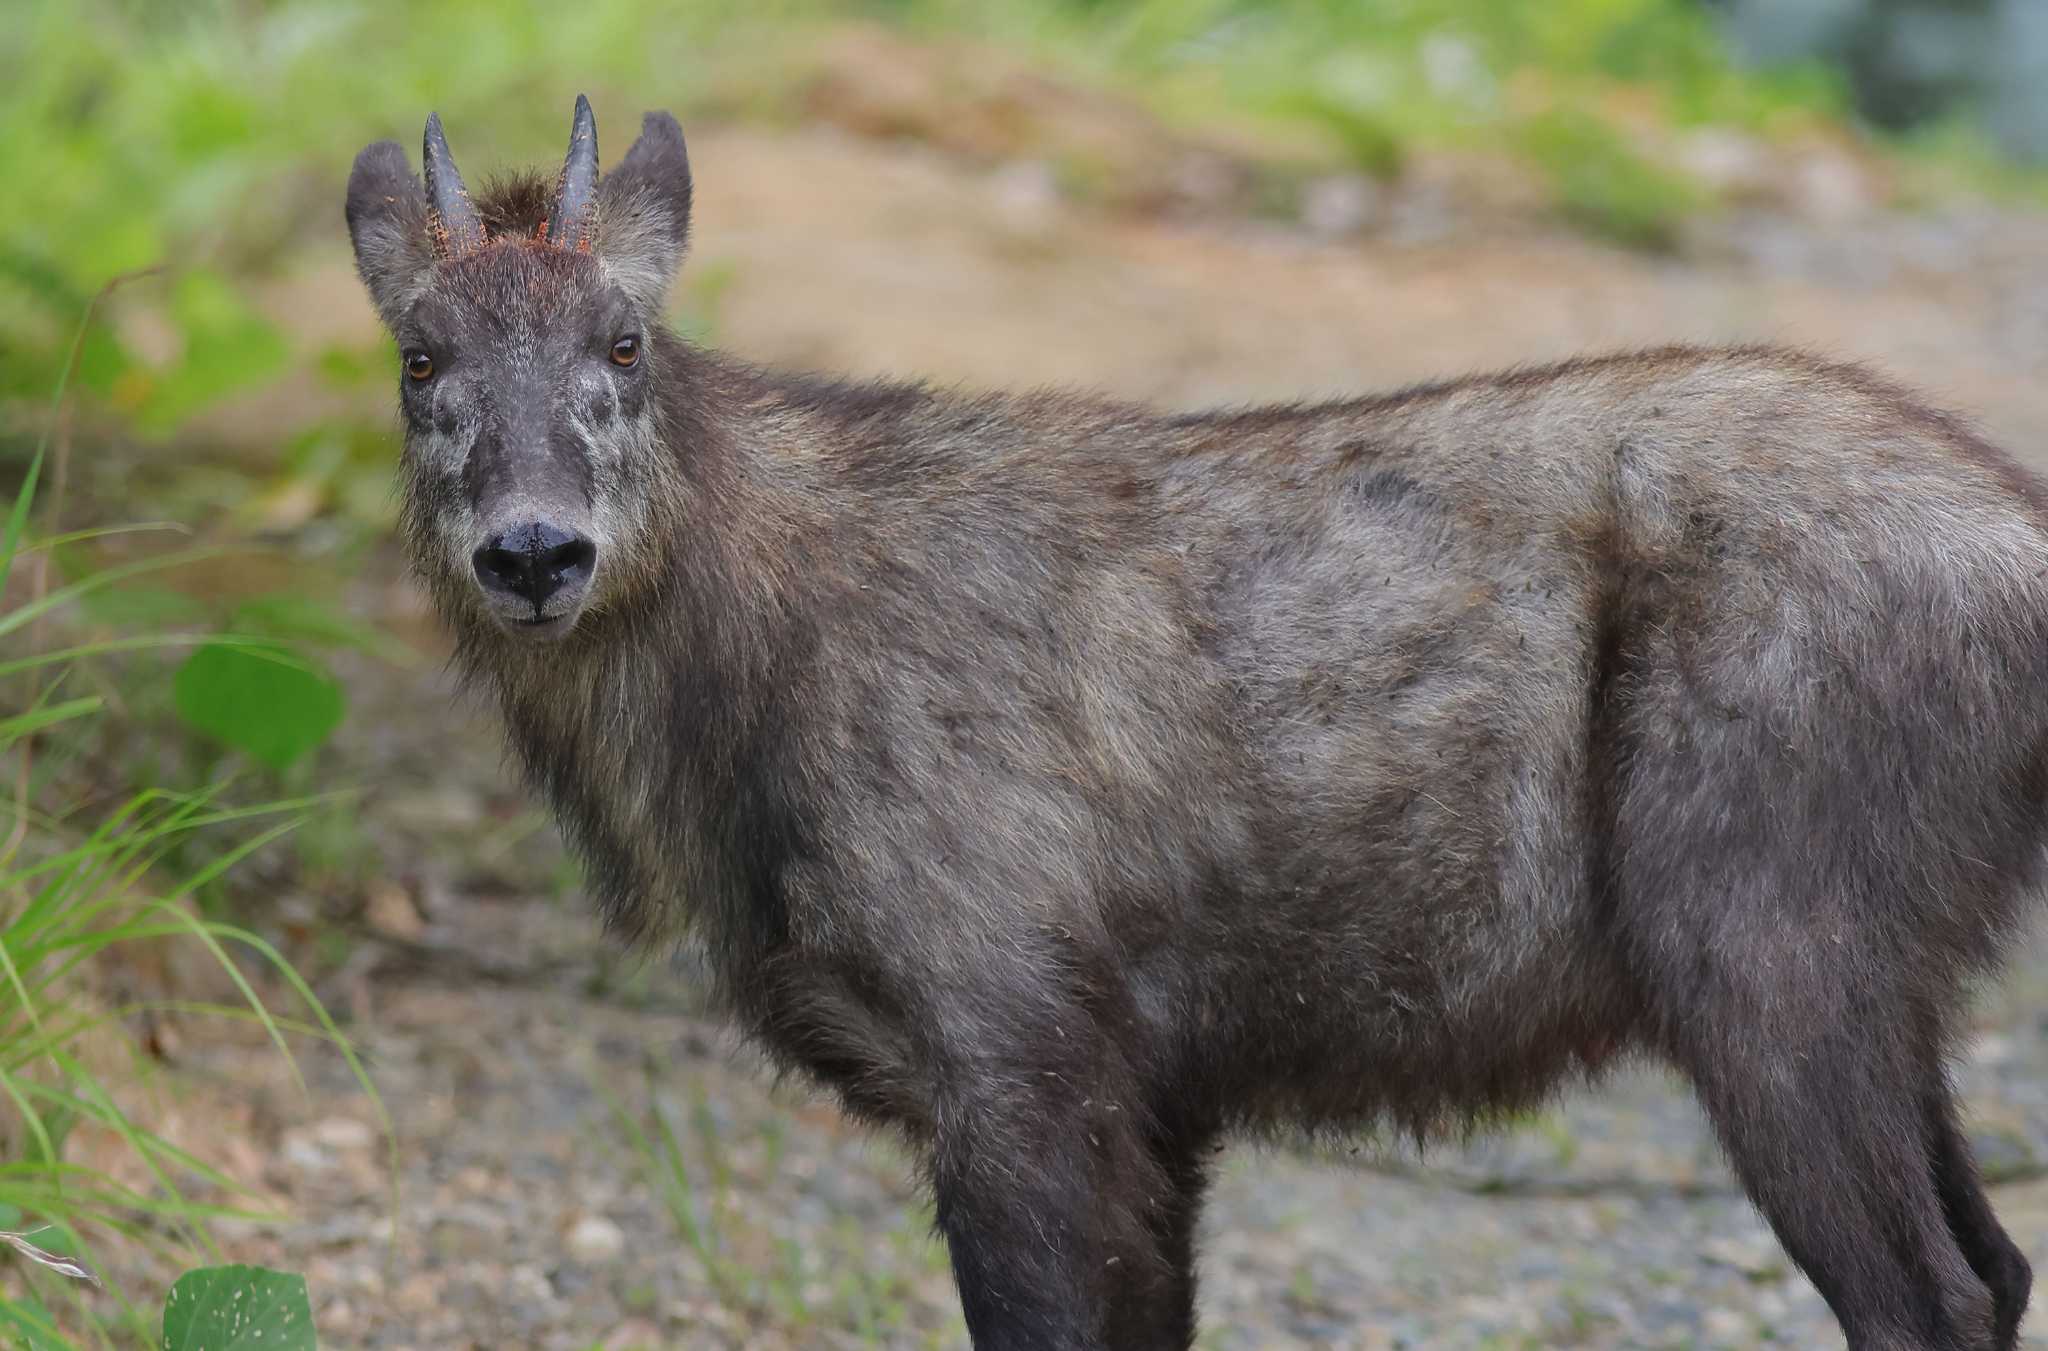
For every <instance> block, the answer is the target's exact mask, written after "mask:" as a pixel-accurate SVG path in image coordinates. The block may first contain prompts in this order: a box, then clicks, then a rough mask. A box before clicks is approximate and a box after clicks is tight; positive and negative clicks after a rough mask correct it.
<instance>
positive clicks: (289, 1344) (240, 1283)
mask: <svg viewBox="0 0 2048 1351" xmlns="http://www.w3.org/2000/svg"><path fill="white" fill-rule="evenodd" d="M315 1346H316V1343H315V1341H314V1339H313V1306H312V1305H311V1304H310V1303H309V1302H308V1301H307V1299H306V1278H305V1277H304V1276H294V1275H287V1274H286V1273H284V1272H282V1271H269V1270H266V1269H265V1268H263V1267H245V1266H232V1267H201V1268H200V1269H199V1270H197V1271H188V1272H186V1273H185V1274H184V1275H182V1276H180V1277H179V1278H178V1283H177V1284H176V1285H173V1286H172V1287H171V1293H170V1295H169V1296H168V1297H167V1298H166V1299H165V1300H164V1343H163V1351H315Z"/></svg>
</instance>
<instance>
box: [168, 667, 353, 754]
mask: <svg viewBox="0 0 2048 1351" xmlns="http://www.w3.org/2000/svg"><path fill="white" fill-rule="evenodd" d="M171 693H172V697H173V699H174V700H175V702H176V704H177V708H178V714H179V716H180V717H182V718H184V719H185V721H186V722H188V723H190V724H191V725H192V726H193V727H195V728H197V729H198V730H199V731H201V732H203V733H205V734H206V735H208V736H210V737H212V738H214V739H215V740H217V741H220V742H223V743H225V744H227V745H229V746H232V747H234V748H235V749H236V750H240V751H245V752H247V753H248V754H249V755H251V756H254V757H255V758H256V759H258V760H260V761H262V762H263V763H264V764H266V765H269V766H270V767H271V768H272V769H278V770H282V769H286V768H289V767H290V765H291V763H292V762H293V761H294V760H297V759H298V758H299V757H300V756H302V755H304V754H305V753H306V752H307V751H310V750H312V749H313V748H314V747H315V746H318V745H319V744H320V743H321V742H323V741H325V740H326V739H327V737H328V735H329V734H330V733H332V732H333V731H334V729H335V727H336V726H338V725H339V724H340V722H341V713H342V695H341V686H340V685H338V684H336V683H335V681H334V680H333V679H332V678H331V677H329V676H328V674H327V673H326V672H325V671H324V670H322V669H321V668H320V667H319V666H317V665H315V664H314V663H313V662H312V661H310V660H308V659H307V658H305V657H303V656H300V655H297V654H295V653H292V652H289V651H287V650H286V649H284V648H276V649H271V648H262V647H248V646H232V647H231V646H228V645H226V644H222V643H208V644H206V645H205V646H204V647H201V648H199V649H198V650H197V651H195V652H193V654H192V655H191V656H190V657H188V658H186V660H185V664H184V665H183V666H180V667H179V668H178V675H177V678H176V680H175V681H173V683H172V687H171Z"/></svg>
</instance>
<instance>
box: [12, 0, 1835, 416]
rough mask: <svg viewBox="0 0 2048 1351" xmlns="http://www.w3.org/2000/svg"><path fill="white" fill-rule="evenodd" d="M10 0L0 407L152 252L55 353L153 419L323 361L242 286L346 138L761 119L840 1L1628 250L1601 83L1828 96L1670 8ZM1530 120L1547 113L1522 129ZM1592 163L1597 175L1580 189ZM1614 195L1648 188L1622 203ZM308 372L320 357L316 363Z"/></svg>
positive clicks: (324, 183)
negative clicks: (1598, 231) (603, 117)
mask: <svg viewBox="0 0 2048 1351" xmlns="http://www.w3.org/2000/svg"><path fill="white" fill-rule="evenodd" d="M9 8H10V15H9V20H8V22H7V23H6V24H5V25H0V175H4V180H0V181H5V182H8V183H10V184H14V185H17V186H16V189H15V190H13V191H10V192H9V193H7V194H5V195H4V196H0V400H4V399H6V398H9V397H21V396H23V395H33V394H35V393H36V392H37V391H41V390H44V389H47V388H48V387H49V383H50V380H51V378H52V376H53V375H54V365H53V363H54V361H55V360H56V349H57V348H58V347H59V346H61V340H62V337H63V334H64V332H65V329H66V327H67V325H68V322H69V317H70V316H73V315H76V314H77V313H78V311H79V309H80V308H81V307H82V305H83V304H84V301H85V299H86V297H87V296H88V295H90V294H91V293H92V291H93V290H94V289H95V288H96V287H97V286H98V285H99V284H100V283H101V282H102V281H104V280H105V279H106V278H107V277H109V276H111V275H113V274H115V273H118V272H121V271H123V270H125V269H130V268H135V267H139V266H144V265H148V264H152V263H158V262H164V261H169V262H172V263H174V264H175V265H176V267H177V269H178V271H177V275H176V277H175V279H173V280H171V281H169V282H167V283H165V284H164V288H163V289H164V291H165V292H166V294H164V295H163V296H162V297H161V300H160V308H161V314H160V316H159V318H160V320H161V322H160V323H159V325H157V329H158V332H157V337H158V339H159V340H158V341H156V342H154V343H145V342H142V341H140V340H139V339H138V338H137V336H136V335H135V334H134V333H132V332H129V331H126V330H124V331H122V332H120V333H119V334H117V333H116V332H115V331H114V330H107V331H102V332H100V333H97V334H95V335H94V337H93V338H92V340H91V344H90V346H89V348H88V350H87V352H86V355H85V360H84V362H83V365H82V372H81V374H82V379H83V381H84V383H85V385H86V386H87V387H88V388H89V389H90V390H91V391H92V392H93V394H94V395H95V396H96V397H98V398H100V399H103V400H106V401H107V402H108V403H109V404H110V405H111V406H112V407H113V408H114V409H116V410H118V411H120V412H121V413H123V414H124V415H126V416H128V417H130V418H132V421H133V425H134V427H135V429H136V430H137V431H138V432H139V433H141V434H144V435H150V436H162V435H167V434H169V433H171V432H173V431H175V430H176V429H177V428H178V427H179V426H180V425H182V424H183V423H184V422H185V421H186V420H187V419H189V418H190V417H192V416H193V415H194V414H196V413H198V412H201V411H204V410H205V409H206V408H208V407H209V406H211V405H213V404H215V403H217V402H218V401H219V400H221V399H223V398H225V397H227V396H229V395H231V394H233V393H235V392H237V391H239V390H244V389H247V388H249V387H251V386H255V385H259V384H262V383H265V382H267V381H271V380H273V379H275V378H277V377H278V376H279V375H281V374H283V373H285V372H287V371H288V370H289V369H292V368H294V367H298V368H304V367H307V366H310V365H312V364H313V363H316V362H320V361H322V360H325V355H324V354H323V353H321V352H318V351H308V350H298V349H297V348H296V345H295V343H294V340H293V338H292V336H291V335H290V334H289V333H287V332H280V331H279V330H278V327H277V326H276V324H275V323H273V322H266V320H265V319H264V318H263V317H262V312H261V306H260V304H259V303H258V300H259V297H258V296H257V295H256V294H255V293H253V292H252V290H251V287H250V283H251V282H254V281H260V280H261V279H263V278H265V277H268V276H270V275H273V274H274V273H275V272H276V271H277V270H278V269H279V268H280V267H281V266H283V265H284V264H285V263H286V262H287V260H289V259H290V258H291V257H292V256H294V255H295V254H298V253H301V252H303V251H304V250H305V248H306V247H307V246H309V245H319V246H321V247H323V248H325V249H327V250H330V251H331V250H332V249H334V248H335V247H336V246H337V245H338V243H339V241H340V225H339V219H338V218H339V211H338V209H337V208H338V203H339V196H340V192H339V188H340V183H341V179H342V177H343V175H344V174H345V172H346V167H347V164H348V161H349V157H350V156H351V155H352V154H353V152H354V151H355V150H356V149H357V148H359V147H360V146H361V145H362V144H363V143H364V142H366V141H368V140H370V139H373V138H375V137H377V136H382V135H394V136H397V137H398V138H399V139H401V140H402V141H404V142H405V143H407V144H410V143H411V142H412V141H413V140H414V139H415V138H416V137H417V135H418V124H419V121H420V118H421V115H422V113H423V112H424V111H425V110H426V109H428V108H439V109H440V110H441V112H442V113H443V114H444V116H446V118H447V119H448V122H449V125H450V126H451V127H457V128H460V132H459V136H460V140H461V142H462V144H461V146H460V150H461V153H462V154H463V156H464V160H465V162H466V163H470V164H473V165H477V166H488V165H490V164H492V163H494V162H495V163H502V162H505V161H507V160H512V159H521V160H523V159H524V158H525V157H526V153H527V149H528V148H529V147H531V146H533V145H539V144H546V143H549V142H550V141H551V140H552V139H554V138H556V137H558V135H559V132H560V125H559V124H560V122H561V120H562V117H563V116H564V113H563V110H564V108H565V107H566V106H567V103H568V100H569V98H570V96H571V94H572V93H574V92H575V91H577V90H588V91H589V92H591V93H592V94H593V95H594V96H596V97H598V98H599V100H600V102H601V103H602V102H605V101H606V98H605V96H606V95H616V96H617V99H618V101H619V102H622V103H624V104H628V105H633V106H638V105H640V104H654V103H661V104H666V105H669V106H674V107H677V108H678V110H679V111H689V110H691V109H693V108H698V107H702V106H704V105H705V104H706V103H707V102H708V101H714V100H715V101H716V102H717V103H718V105H719V107H720V108H721V109H722V110H723V111H728V112H730V111H733V110H735V109H738V110H740V111H745V110H746V109H747V108H749V107H750V106H751V107H755V108H758V109H762V110H767V111H771V112H772V111H774V110H775V94H776V90H775V86H776V83H777V79H778V72H781V73H786V72H787V68H789V67H790V66H792V65H793V64H799V63H800V54H801V53H802V52H803V51H804V50H805V48H806V46H807V44H808V43H809V42H810V40H811V39H812V38H813V37H814V36H815V35H816V34H817V33H818V32H819V31H821V30H823V29H825V28H828V27H830V26H832V25H834V24H839V23H844V22H849V21H859V20H868V21H879V22H883V23H887V24H892V25H895V26H898V27H900V28H903V29H905V30H908V31H910V32H913V33H923V34H942V35H947V36H966V37H970V38H975V39H980V40H984V41H988V42H990V43H993V44H998V45H999V46H1000V47H1002V48H1003V49H1006V50H1009V51H1013V52H1019V53H1023V54H1026V55H1028V56H1031V57H1035V58H1042V59H1043V60H1044V61H1045V62H1047V63H1048V64H1049V65H1051V66H1052V67H1053V68H1055V69H1057V70H1065V71H1068V72H1071V73H1073V74H1075V75H1076V76H1077V77H1080V78H1093V79H1096V80H1099V81H1102V82H1104V83H1110V84H1113V85H1114V86H1115V87H1116V88H1118V89H1121V90H1126V91H1135V92H1138V93H1140V94H1141V95H1143V96H1144V97H1148V98H1152V99H1155V100H1156V101H1157V103H1158V104H1159V105H1160V106H1161V107H1163V108H1166V109H1169V110H1171V111H1173V112H1174V113H1176V115H1180V116H1186V117H1194V118H1201V117H1226V116H1227V117H1236V118H1243V117H1264V118H1268V119H1273V120H1277V121H1283V122H1292V123H1297V124H1307V125H1309V126H1311V127H1319V128H1321V129H1322V131H1323V132H1324V133H1326V135H1327V138H1328V141H1329V144H1330V146H1331V148H1332V151H1333V153H1335V154H1337V155H1339V156H1341V157H1348V158H1349V159H1351V160H1353V161H1355V162H1356V163H1357V164H1359V165H1360V166H1361V167H1362V168H1364V169H1366V170H1367V171H1369V172H1372V173H1374V174H1377V175H1380V176H1390V175H1392V174H1394V173H1397V172H1398V171H1399V170H1400V168H1401V166H1402V164H1403V163H1404V162H1405V160H1406V159H1407V157H1408V154H1409V151H1410V148H1411V147H1416V146H1429V145H1441V144H1447V143H1448V144H1463V145H1477V146H1488V145H1493V146H1499V147H1502V148H1504V149H1505V150H1507V151H1509V152H1511V153H1515V154H1518V155H1526V156H1528V157H1529V158H1531V159H1532V160H1533V162H1534V163H1535V165H1536V166H1537V167H1538V168H1539V169H1540V170H1541V171H1542V172H1544V173H1545V174H1546V175H1548V176H1549V177H1551V179H1552V180H1553V181H1554V182H1555V183H1556V185H1557V187H1558V191H1559V195H1560V197H1561V199H1563V200H1564V201H1565V202H1566V204H1567V205H1568V206H1569V207H1570V209H1571V210H1572V212H1573V213H1574V214H1575V215H1578V216H1580V217H1582V218H1584V217H1587V216H1589V215H1603V216H1604V215H1605V214H1606V213H1607V212H1608V211H1609V210H1610V208H1612V209H1613V210H1614V211H1615V212H1616V213H1617V214H1616V220H1617V222H1618V225H1619V228H1618V229H1616V230H1615V231H1614V232H1615V233H1617V234H1619V235H1621V236H1622V237H1625V238H1654V237H1655V236H1657V235H1659V234H1660V233H1661V230H1660V229H1658V228H1649V229H1645V228H1643V226H1642V223H1641V220H1640V217H1642V216H1643V215H1645V214H1648V215H1651V216H1660V215H1662V214H1665V213H1668V212H1669V211H1672V210H1683V209H1688V203H1687V202H1685V201H1684V200H1683V199H1682V194H1672V193H1668V192H1665V191H1664V189H1663V187H1661V186H1656V185H1652V184H1651V182H1650V176H1646V175H1645V174H1643V173H1642V172H1640V171H1638V170H1634V169H1625V168H1623V167H1621V161H1622V160H1623V159H1624V158H1625V157H1628V156H1636V157H1638V158H1640V157H1641V156H1640V152H1639V151H1638V150H1635V149H1633V148H1632V144H1633V143H1632V141H1631V138H1630V137H1629V136H1628V135H1626V134H1624V131H1623V130H1620V129H1617V128H1615V126H1614V125H1613V123H1612V122H1611V121H1610V119H1609V116H1608V113H1607V112H1606V111H1604V109H1605V106H1606V105H1605V103H1604V102H1603V100H1604V99H1605V98H1606V97H1607V96H1608V95H1609V94H1611V93H1612V92H1613V91H1615V90H1616V89H1622V88H1626V89H1629V90H1633V91H1637V92H1638V93H1640V94H1641V95H1642V96H1643V98H1644V99H1645V100H1647V103H1648V105H1649V106H1648V108H1647V110H1646V111H1647V113H1648V115H1651V116H1654V117H1655V118H1657V119H1660V120H1663V121H1665V122H1668V123H1671V124H1675V125H1691V124H1698V123H1706V122H1713V123H1721V124H1730V125H1735V126H1740V127H1743V128H1746V129H1752V130H1759V131H1767V130H1769V129H1770V128H1771V127H1773V126H1774V125H1777V124H1779V123H1781V122H1783V121H1784V120H1785V119H1787V118H1792V119H1799V118H1808V117H1831V116H1835V115H1837V114H1839V113H1840V112H1841V111H1842V109H1843V108H1844V107H1845V106H1846V102H1845V97H1844V95H1843V93H1842V90H1841V87H1840V82H1839V81H1838V80H1837V79H1835V78H1833V77H1832V76H1830V75H1828V74H1826V73H1825V72H1822V71H1820V70H1818V69H1817V68H1811V67H1803V68H1798V69H1794V70H1789V71H1774V72H1766V73H1757V72H1752V71H1744V70H1742V69H1740V68H1738V67H1737V66H1736V64H1735V63H1734V62H1733V61H1732V60H1731V59H1730V57H1729V55H1728V51H1727V48H1726V44H1725V43H1724V41H1723V39H1722V36H1721V34H1720V33H1719V31H1718V30H1717V29H1716V27H1715V25H1714V22H1713V20H1712V17H1711V15H1710V14H1709V13H1708V12H1707V11H1706V10H1705V9H1704V8H1703V7H1702V6H1701V5H1699V4H1698V3H1696V0H1545V2H1544V3H1542V4H1500V3H1495V0H751V2H750V0H699V2H698V3H693V4H690V5H686V6H668V7H662V8H660V9H658V10H650V9H649V8H648V7H646V6H643V5H638V4H633V3H628V2H627V0H590V2H589V3H584V4H578V5H550V4H536V3H515V4H499V3H486V0H447V2H446V3H427V4H408V5H402V6H401V5H396V4H389V3H369V2H368V0H240V2H239V3H231V2H230V0H179V2H178V3H145V2H144V0H15V3H14V4H12V5H11V6H10V7H9ZM735 72H738V73H737V74H735ZM737 80H748V81H751V82H752V83H753V84H754V85H755V86H756V87H757V90H758V93H759V96H760V97H759V101H758V102H757V103H751V104H750V103H749V101H748V100H746V99H738V100H735V98H734V97H733V89H734V84H735V82H736V81H737ZM1552 114H1557V115H1558V116H1559V117H1560V118H1561V119H1562V120H1558V121H1554V122H1545V121H1544V119H1546V118H1549V117H1551V115H1552ZM1532 120H1534V121H1535V122H1536V123H1537V125H1536V127H1535V129H1534V130H1533V131H1531V130H1529V124H1530V123H1531V121H1532ZM1603 127H1604V128H1606V131H1602V130H1601V128H1603ZM1581 150H1584V151H1586V152H1587V153H1589V154H1591V155H1593V156H1595V157H1597V158H1598V159H1599V160H1600V162H1601V166H1604V167H1599V166H1596V167H1595V168H1593V169H1592V170H1590V171H1584V172H1582V171H1581V170H1580V169H1579V167H1578V166H1577V165H1576V164H1574V163H1573V162H1572V161H1573V160H1574V157H1575V155H1576V154H1577V153H1578V152H1579V151H1581ZM1667 176H1668V175H1667ZM1589 178H1590V179H1591V180H1598V182H1600V183H1605V184H1606V186H1605V187H1604V188H1603V187H1600V186H1597V185H1596V186H1594V187H1592V188H1590V189H1589V187H1588V182H1589ZM1636 179H1641V180H1642V182H1640V183H1637V182H1635V180H1636ZM27 185H33V186H32V188H31V187H28V186H27ZM1636 187H1642V188H1644V189H1645V192H1646V195H1647V197H1648V198H1650V199H1652V200H1651V201H1650V202H1649V203H1648V204H1647V206H1645V205H1644V204H1639V203H1637V202H1635V201H1634V200H1633V197H1632V193H1633V190H1634V188H1636ZM1699 204H1700V203H1699V202H1697V201H1694V202H1692V203H1690V204H1689V205H1690V206H1693V207H1696V206H1697V205H1699ZM344 356H346V354H344ZM322 374H323V375H324V377H325V378H327V379H328V380H330V381H333V380H337V379H342V378H345V377H346V376H347V374H348V373H347V372H343V371H340V370H338V369H335V368H334V367H333V366H332V365H331V364H330V366H329V368H327V369H326V370H324V372H322ZM280 430H282V431H290V430H293V429H291V428H283V429H280Z"/></svg>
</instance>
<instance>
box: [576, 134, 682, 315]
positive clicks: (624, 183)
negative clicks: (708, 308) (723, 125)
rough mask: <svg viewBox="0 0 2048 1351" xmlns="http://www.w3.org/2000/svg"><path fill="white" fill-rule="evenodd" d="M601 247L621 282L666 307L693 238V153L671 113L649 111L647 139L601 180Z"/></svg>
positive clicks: (634, 295) (656, 308) (657, 307)
mask: <svg viewBox="0 0 2048 1351" xmlns="http://www.w3.org/2000/svg"><path fill="white" fill-rule="evenodd" d="M595 216H596V235H595V244H596V253H597V257H598V261H599V262H600V263H602V264H603V266H604V269H605V271H606V272H607V273H608V274H609V275H610V276H611V278H612V280H613V281H614V282H616V283H617V284H618V286H619V288H620V289H621V290H623V291H624V292H625V293H626V294H627V296H628V297H629V298H631V299H632V301H633V302H634V303H635V304H636V305H639V306H641V307H642V308H643V309H644V310H645V311H646V312H648V313H650V314H658V313H660V311H661V308H662V302H663V301H664V299H665V298H666V297H667V295H668V288H669V284H670V283H671V282H673V281H674V280H675V276H676V271H677V269H678V268H679V267H681V265H682V261H683V250H684V248H685V247H686V246H687V244H688V243H689V238H690V153H689V151H688V150H687V149H685V148H684V145H683V129H682V128H681V127H680V126H677V125H676V120H675V118H673V117H671V116H669V115H668V114H667V113H649V114H647V116H646V117H645V118H644V119H643V120H642V122H641V125H640V139H639V140H637V141H635V142H633V148H632V149H631V150H628V151H627V152H626V157H625V158H624V159H622V160H620V161H619V167H618V168H616V169H614V170H612V171H611V172H610V173H608V174H606V175H605V176H604V178H603V180H602V181H601V182H600V183H599V184H598V188H597V204H596V212H595Z"/></svg>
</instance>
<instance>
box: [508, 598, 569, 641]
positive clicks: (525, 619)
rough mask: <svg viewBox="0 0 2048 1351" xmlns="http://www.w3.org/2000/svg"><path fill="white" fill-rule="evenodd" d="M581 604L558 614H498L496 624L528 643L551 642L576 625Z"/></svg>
mask: <svg viewBox="0 0 2048 1351" xmlns="http://www.w3.org/2000/svg"><path fill="white" fill-rule="evenodd" d="M582 608H583V607H581V606H577V607H576V608H575V609H573V610H570V611H568V612H567V613H566V614H558V615H499V616H498V617H497V619H498V624H499V626H500V627H501V628H503V629H504V630H505V631H506V632H507V633H509V634H511V635H512V636H513V637H515V638H519V639H522V640H523V641H526V642H530V643H551V642H553V641H555V640H556V639H558V638H562V637H566V636H567V635H568V632H569V630H571V629H573V628H575V627H576V619H577V616H578V614H579V613H581V611H582Z"/></svg>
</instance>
